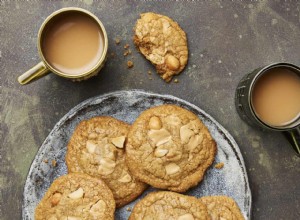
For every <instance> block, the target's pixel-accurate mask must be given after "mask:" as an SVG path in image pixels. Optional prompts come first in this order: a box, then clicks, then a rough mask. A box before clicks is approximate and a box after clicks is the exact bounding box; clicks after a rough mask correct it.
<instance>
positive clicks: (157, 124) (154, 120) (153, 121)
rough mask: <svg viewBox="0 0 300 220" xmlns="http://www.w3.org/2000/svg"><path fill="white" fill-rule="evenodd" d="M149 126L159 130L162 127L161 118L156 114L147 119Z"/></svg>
mask: <svg viewBox="0 0 300 220" xmlns="http://www.w3.org/2000/svg"><path fill="white" fill-rule="evenodd" d="M149 127H150V129H152V130H159V129H161V128H162V124H161V120H160V119H159V117H157V116H153V117H151V118H150V120H149Z"/></svg>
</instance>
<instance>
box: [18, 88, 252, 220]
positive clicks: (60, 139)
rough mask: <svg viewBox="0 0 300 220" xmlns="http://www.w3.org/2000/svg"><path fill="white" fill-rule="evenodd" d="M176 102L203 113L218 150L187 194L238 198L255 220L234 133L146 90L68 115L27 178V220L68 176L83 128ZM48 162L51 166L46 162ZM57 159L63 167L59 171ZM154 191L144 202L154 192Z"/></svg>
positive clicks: (123, 213) (94, 102)
mask: <svg viewBox="0 0 300 220" xmlns="http://www.w3.org/2000/svg"><path fill="white" fill-rule="evenodd" d="M161 104H176V105H179V106H182V107H184V108H186V109H189V110H190V111H192V112H194V113H195V114H197V115H198V116H199V117H200V119H201V120H202V121H203V122H204V124H205V125H206V126H207V127H208V129H209V131H210V133H211V134H212V136H213V138H214V139H215V141H216V143H217V146H218V153H217V156H216V159H215V163H214V164H213V165H212V166H211V168H210V169H208V171H207V173H206V175H205V178H204V180H203V181H202V182H201V183H200V184H198V186H196V187H195V188H193V189H191V190H189V191H188V192H187V193H186V194H189V195H193V196H196V197H201V196H204V195H227V196H230V197H232V198H234V199H235V201H236V202H237V204H238V205H239V207H240V209H241V211H242V213H243V215H244V217H245V219H250V213H251V191H250V188H249V183H248V177H247V173H246V169H245V165H244V161H243V158H242V155H241V153H240V150H239V148H238V146H237V144H236V142H235V141H234V140H233V138H232V137H231V135H230V134H229V133H228V132H227V131H226V130H225V129H224V128H223V127H222V126H221V125H220V124H219V123H218V122H216V121H215V120H214V119H213V118H212V117H211V116H209V115H208V114H207V113H205V112H204V111H202V110H201V109H199V108H198V107H197V106H195V105H193V104H190V103H188V102H186V101H184V100H181V99H179V98H176V97H173V96H169V95H159V94H154V93H149V92H145V91H141V90H129V91H119V92H113V93H109V94H105V95H102V96H98V97H94V98H91V99H88V100H86V101H84V102H83V103H81V104H79V105H77V106H76V107H75V108H73V109H72V110H71V111H70V112H69V113H67V114H66V115H65V116H64V117H63V118H62V119H61V120H60V121H59V122H58V123H57V124H56V125H55V127H54V128H53V130H52V131H51V132H50V134H49V136H48V137H47V138H46V140H45V141H44V143H43V144H42V146H41V148H40V150H39V151H38V153H37V155H36V157H35V159H34V161H33V163H32V165H31V168H30V171H29V174H28V176H27V180H26V183H25V187H24V201H23V219H34V209H35V207H36V205H37V204H38V202H39V201H40V199H41V198H42V197H43V195H44V193H45V192H46V190H47V189H48V188H49V186H50V184H51V183H52V182H53V180H54V179H55V178H57V177H58V176H61V175H63V174H66V173H67V168H66V164H65V153H66V146H67V143H68V141H69V138H70V137H71V135H72V133H73V131H74V129H75V127H76V126H77V124H78V123H79V122H80V121H82V120H84V119H88V118H91V117H94V116H99V115H110V116H113V117H115V118H117V119H120V120H123V121H125V122H128V123H132V122H133V121H134V120H135V119H136V118H137V117H138V115H139V114H140V113H141V112H142V111H143V110H145V109H147V108H150V107H153V106H157V105H161ZM45 160H47V161H48V163H45ZM52 160H56V162H57V166H56V167H53V166H52V164H51V161H52ZM219 162H223V163H224V167H223V168H222V169H216V168H214V165H215V164H216V163H219ZM154 190H155V189H153V188H150V189H148V190H147V191H146V192H145V193H144V194H143V195H142V196H140V197H139V199H141V198H142V197H143V196H145V195H146V194H147V193H149V192H150V191H154ZM139 199H137V200H135V201H133V202H132V203H130V204H128V205H126V206H125V207H123V208H121V209H118V210H117V211H116V216H115V217H116V219H127V218H128V217H129V215H130V212H128V211H127V208H128V207H130V208H133V206H134V204H135V203H136V202H137V201H138V200H139Z"/></svg>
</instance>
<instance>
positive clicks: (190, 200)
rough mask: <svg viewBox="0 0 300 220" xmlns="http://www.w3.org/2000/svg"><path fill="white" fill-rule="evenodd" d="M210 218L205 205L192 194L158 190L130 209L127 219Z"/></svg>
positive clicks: (175, 219) (170, 219) (189, 219)
mask: <svg viewBox="0 0 300 220" xmlns="http://www.w3.org/2000/svg"><path fill="white" fill-rule="evenodd" d="M142 219H143V220H155V219H160V220H210V217H209V215H208V212H207V208H206V206H205V205H204V204H203V203H202V202H200V201H199V200H198V199H196V198H195V197H192V196H186V195H181V194H178V193H174V192H167V191H160V192H153V193H150V194H148V195H147V196H146V197H145V198H143V199H142V200H140V201H139V202H138V203H137V204H136V205H135V207H134V208H133V210H132V213H131V215H130V217H129V220H142Z"/></svg>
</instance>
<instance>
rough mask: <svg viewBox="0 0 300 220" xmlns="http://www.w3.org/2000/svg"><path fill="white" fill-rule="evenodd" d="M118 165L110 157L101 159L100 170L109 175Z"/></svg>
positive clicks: (101, 172)
mask: <svg viewBox="0 0 300 220" xmlns="http://www.w3.org/2000/svg"><path fill="white" fill-rule="evenodd" d="M115 167H116V162H115V161H113V160H111V159H109V158H105V159H101V160H100V166H99V172H100V174H102V175H109V174H111V173H113V172H114V169H115Z"/></svg>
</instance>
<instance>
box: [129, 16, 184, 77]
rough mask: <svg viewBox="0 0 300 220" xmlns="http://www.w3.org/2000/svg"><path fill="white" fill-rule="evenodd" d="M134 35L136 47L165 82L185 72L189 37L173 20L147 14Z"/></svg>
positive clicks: (138, 21)
mask: <svg viewBox="0 0 300 220" xmlns="http://www.w3.org/2000/svg"><path fill="white" fill-rule="evenodd" d="M134 32H135V35H134V44H135V45H136V47H137V48H138V49H139V50H140V52H141V53H142V54H143V55H144V56H145V57H146V58H147V59H148V60H149V61H150V62H151V63H152V64H153V65H155V67H156V70H157V72H158V74H160V76H161V77H162V78H163V79H164V80H165V81H167V82H169V81H170V80H171V79H172V77H173V76H174V75H177V74H179V73H180V72H181V71H182V70H183V69H184V67H185V66H186V64H187V60H188V47H187V38H186V34H185V32H184V31H183V30H182V29H181V28H180V27H179V25H178V24H177V23H176V22H175V21H173V20H172V19H171V18H169V17H167V16H164V15H160V14H155V13H152V12H148V13H143V14H141V18H140V19H138V20H137V23H136V25H135V28H134Z"/></svg>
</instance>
